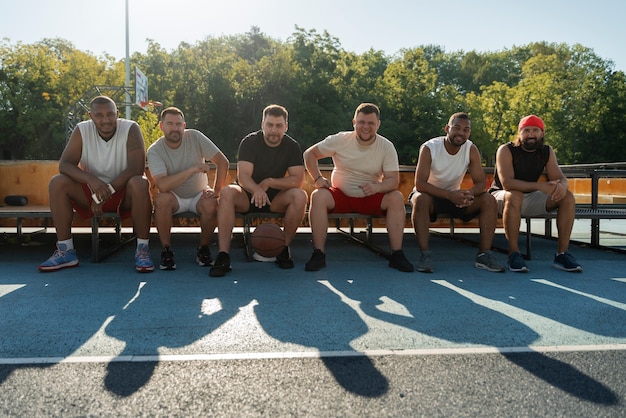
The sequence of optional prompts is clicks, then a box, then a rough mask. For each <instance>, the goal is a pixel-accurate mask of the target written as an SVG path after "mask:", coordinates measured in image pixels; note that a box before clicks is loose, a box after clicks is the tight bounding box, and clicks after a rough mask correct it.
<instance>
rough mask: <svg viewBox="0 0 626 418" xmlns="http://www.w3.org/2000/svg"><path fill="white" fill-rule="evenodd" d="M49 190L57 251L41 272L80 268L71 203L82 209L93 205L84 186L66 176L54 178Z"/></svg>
mask: <svg viewBox="0 0 626 418" xmlns="http://www.w3.org/2000/svg"><path fill="white" fill-rule="evenodd" d="M48 188H49V193H50V210H51V212H52V219H53V222H54V226H55V228H56V231H57V245H56V246H57V249H56V251H55V252H54V254H52V256H51V257H50V258H48V259H47V260H46V261H44V262H43V263H41V264H40V265H39V271H43V272H52V271H57V270H60V269H63V268H67V267H75V266H78V263H79V262H78V257H77V255H76V250H75V249H74V242H73V240H72V220H73V218H74V210H73V208H72V202H71V201H72V200H73V201H74V202H76V204H78V205H80V206H82V207H89V205H90V204H91V201H90V200H89V198H88V197H87V196H86V195H85V193H84V192H83V188H82V185H81V184H79V183H77V182H75V181H74V180H72V179H71V178H69V177H67V176H66V175H64V174H57V175H56V176H54V177H53V178H52V180H50V184H49V186H48Z"/></svg>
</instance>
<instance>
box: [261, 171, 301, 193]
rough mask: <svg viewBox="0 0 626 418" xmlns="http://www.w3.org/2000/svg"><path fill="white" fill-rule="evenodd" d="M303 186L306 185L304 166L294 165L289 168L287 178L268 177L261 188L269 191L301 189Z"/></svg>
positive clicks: (262, 182)
mask: <svg viewBox="0 0 626 418" xmlns="http://www.w3.org/2000/svg"><path fill="white" fill-rule="evenodd" d="M302 184H304V166H303V165H294V166H292V167H289V168H287V175H286V176H285V177H280V178H274V177H268V178H266V179H264V180H263V181H261V183H260V184H259V186H261V188H262V189H263V190H265V191H267V189H269V188H272V189H278V190H287V189H292V188H301V187H302Z"/></svg>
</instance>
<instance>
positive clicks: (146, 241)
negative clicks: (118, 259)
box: [137, 238, 150, 247]
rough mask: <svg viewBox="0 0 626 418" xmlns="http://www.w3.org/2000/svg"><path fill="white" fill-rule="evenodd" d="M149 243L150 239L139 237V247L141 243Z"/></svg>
mask: <svg viewBox="0 0 626 418" xmlns="http://www.w3.org/2000/svg"><path fill="white" fill-rule="evenodd" d="M149 243H150V240H149V239H141V238H137V247H139V246H140V245H141V244H145V245H148V244H149Z"/></svg>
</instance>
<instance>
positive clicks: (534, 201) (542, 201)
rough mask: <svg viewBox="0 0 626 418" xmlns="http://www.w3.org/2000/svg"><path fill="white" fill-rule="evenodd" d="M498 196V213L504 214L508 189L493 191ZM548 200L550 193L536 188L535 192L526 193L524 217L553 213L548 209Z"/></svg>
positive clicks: (523, 207) (523, 208) (523, 203)
mask: <svg viewBox="0 0 626 418" xmlns="http://www.w3.org/2000/svg"><path fill="white" fill-rule="evenodd" d="M491 194H492V195H493V197H495V198H496V202H497V203H498V213H499V214H500V215H502V212H503V211H504V195H505V194H506V190H496V191H494V192H492V193H491ZM547 201H548V195H547V194H545V193H543V192H540V191H539V190H535V191H534V192H530V193H524V200H523V201H522V217H526V216H541V215H546V214H548V213H551V212H550V211H547V210H546V202H547Z"/></svg>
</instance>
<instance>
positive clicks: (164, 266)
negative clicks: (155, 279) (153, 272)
mask: <svg viewBox="0 0 626 418" xmlns="http://www.w3.org/2000/svg"><path fill="white" fill-rule="evenodd" d="M159 268H160V269H161V270H176V261H174V252H173V251H172V250H171V249H170V247H165V248H163V251H161V265H160V266H159Z"/></svg>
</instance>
